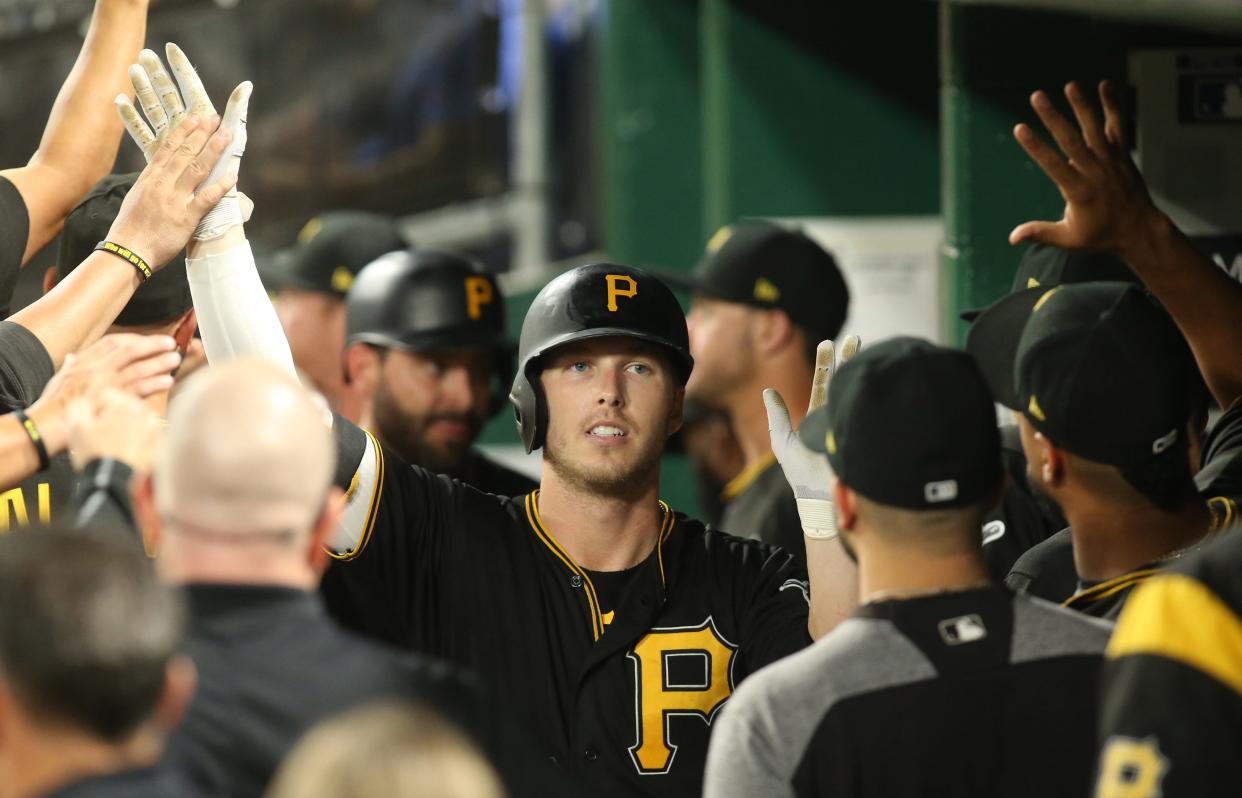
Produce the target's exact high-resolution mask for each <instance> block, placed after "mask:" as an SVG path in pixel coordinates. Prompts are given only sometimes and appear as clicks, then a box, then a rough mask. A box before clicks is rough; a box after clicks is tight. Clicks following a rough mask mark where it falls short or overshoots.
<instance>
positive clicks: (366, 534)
mask: <svg viewBox="0 0 1242 798" xmlns="http://www.w3.org/2000/svg"><path fill="white" fill-rule="evenodd" d="M362 432H363V434H365V435H366V436H367V443H368V448H369V449H371V450H372V451H374V452H375V487H374V488H373V489H372V490H371V499H370V502H369V504H368V506H367V515H366V521H364V522H363V525H362V531H361V532H360V533H359V535H358V542H357V543H355V544H354V546H353V548H350V549H346V550H345V551H341V552H338V551H333V550H332V548H331V547H327V546H325V547H324V549H325V550H326V551H327V552H328V556H329V557H331V558H332V559H334V560H339V561H341V562H348V561H349V560H352V559H354V558H355V557H357V556H358V555H359V554H362V552H363V550H365V549H366V547H367V544H368V543H370V542H371V532H372V531H373V530H374V529H375V519H376V517H377V516H378V515H379V507H380V496H381V495H382V494H383V492H384V466H385V463H384V447H382V446H380V444H379V441H377V440H376V439H375V436H374V435H372V434H371V433H370V432H367V431H366V430H362ZM362 456H363V457H366V453H365V452H364V453H363V455H362ZM361 467H362V465H361V464H359V468H361ZM358 487H359V479H358V472H357V471H355V472H354V478H353V479H352V480H350V484H349V491H350V494H351V495H352V494H353V493H355V492H357V489H358Z"/></svg>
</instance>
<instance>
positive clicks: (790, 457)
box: [763, 335, 861, 639]
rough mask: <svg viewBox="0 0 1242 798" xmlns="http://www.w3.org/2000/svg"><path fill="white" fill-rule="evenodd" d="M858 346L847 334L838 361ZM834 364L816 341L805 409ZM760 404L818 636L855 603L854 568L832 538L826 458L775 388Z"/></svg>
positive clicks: (830, 352)
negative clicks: (799, 538) (807, 441)
mask: <svg viewBox="0 0 1242 798" xmlns="http://www.w3.org/2000/svg"><path fill="white" fill-rule="evenodd" d="M859 346H861V343H860V341H859V339H858V336H856V335H851V336H847V337H846V339H845V340H844V341H843V342H842V346H841V352H840V362H841V363H844V362H845V361H847V360H849V359H850V358H851V357H853V356H854V354H855V353H857V352H858V348H859ZM837 366H838V360H837V351H836V347H835V346H834V345H833V342H832V341H823V342H821V343H820V345H819V348H818V349H817V350H816V353H815V379H814V381H813V382H812V384H811V399H810V403H809V405H808V407H807V412H808V413H809V412H810V411H812V410H816V409H817V408H820V407H823V406H824V403H825V402H826V401H827V396H828V382H829V380H831V379H832V373H833V371H834V370H835V369H836V368H837ZM763 403H764V406H765V407H766V409H767V411H768V431H769V433H770V434H771V436H772V451H773V452H774V453H775V454H776V459H777V461H778V462H780V464H781V469H782V470H783V471H784V472H785V479H786V480H788V481H789V485H790V487H791V488H793V492H794V497H795V499H796V500H797V503H798V517H799V518H800V519H801V521H802V531H803V533H804V537H805V541H806V564H807V572H808V574H809V576H810V599H811V616H810V621H809V630H810V633H811V637H812V638H815V639H818V638H820V637H822V636H823V635H824V634H827V633H828V632H830V631H832V629H833V627H835V626H836V625H837V624H839V623H840V622H841V621H843V620H845V618H846V616H848V615H849V614H850V613H851V612H853V610H854V608H855V607H856V606H858V569H857V568H856V567H855V565H854V563H853V561H852V560H850V558H849V556H848V554H847V553H846V551H845V548H844V547H843V546H842V545H841V544H840V542H839V541H837V540H835V538H836V537H837V527H836V519H835V517H834V516H833V507H832V494H831V487H832V486H831V483H832V479H833V475H832V467H831V466H829V465H828V460H827V459H826V458H824V457H822V456H820V455H817V454H815V453H814V452H811V451H810V450H808V449H807V448H806V447H805V446H803V445H802V442H801V441H800V440H799V439H798V433H797V432H795V431H794V430H792V429H791V428H790V423H789V410H788V409H787V408H786V407H785V401H784V399H782V398H781V395H780V394H779V393H777V392H776V391H773V390H766V391H764V392H763Z"/></svg>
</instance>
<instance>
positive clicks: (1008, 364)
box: [966, 288, 1054, 410]
mask: <svg viewBox="0 0 1242 798" xmlns="http://www.w3.org/2000/svg"><path fill="white" fill-rule="evenodd" d="M1051 290H1054V289H1050V288H1028V289H1026V290H1024V291H1019V292H1018V293H1016V294H1010V295H1009V296H1007V297H1004V298H1003V299H1000V300H997V301H996V302H994V303H993V304H992V305H990V306H989V307H987V308H985V309H984V310H983V311H982V312H981V313H980V314H979V315H978V316H977V317H976V318H975V320H974V324H972V325H971V327H970V331H969V332H967V333H966V351H967V352H969V353H970V355H971V356H972V357H974V359H975V362H976V363H978V364H979V371H980V372H982V373H983V379H984V381H985V382H987V384H988V388H989V389H990V390H991V391H992V397H993V398H994V399H995V400H996V401H997V402H999V403H1001V404H1002V405H1004V406H1005V407H1008V408H1009V409H1010V410H1021V409H1022V407H1021V406H1020V403H1019V401H1018V390H1017V385H1016V384H1015V382H1014V360H1015V359H1016V358H1017V354H1018V342H1019V341H1020V340H1022V331H1023V330H1024V329H1025V328H1026V322H1027V319H1029V318H1030V317H1031V313H1032V312H1033V311H1034V309H1035V305H1036V304H1038V303H1039V300H1040V299H1042V298H1043V296H1044V295H1045V294H1047V293H1048V292H1049V291H1051Z"/></svg>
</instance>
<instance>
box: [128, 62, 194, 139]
mask: <svg viewBox="0 0 1242 798" xmlns="http://www.w3.org/2000/svg"><path fill="white" fill-rule="evenodd" d="M138 63H139V64H141V65H142V68H143V69H145V70H146V71H147V77H149V78H150V79H151V86H152V88H154V89H155V95H156V96H157V97H159V99H160V104H161V105H163V106H164V113H165V114H167V115H168V126H169V127H171V128H173V129H176V127H177V126H178V125H180V124H181V120H182V119H185V116H186V111H185V104H184V103H182V102H181V93H180V92H178V91H177V87H176V86H174V85H173V82H172V78H170V77H169V76H168V72H167V71H166V70H165V69H164V64H163V63H162V62H161V61H160V57H159V56H158V55H156V54H155V53H154V52H152V51H151V50H143V51H142V52H141V53H139V54H138Z"/></svg>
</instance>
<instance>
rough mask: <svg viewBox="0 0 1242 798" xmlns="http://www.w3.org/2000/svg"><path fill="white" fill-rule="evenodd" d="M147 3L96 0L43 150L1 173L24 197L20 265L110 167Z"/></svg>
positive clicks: (50, 120)
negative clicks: (118, 100)
mask: <svg viewBox="0 0 1242 798" xmlns="http://www.w3.org/2000/svg"><path fill="white" fill-rule="evenodd" d="M147 5H148V2H147V0H97V2H96V3H95V10H94V13H93V14H92V16H91V23H90V27H89V28H88V29H87V31H86V41H85V42H84V43H83V44H82V50H81V52H80V53H79V54H78V59H77V61H76V62H75V63H74V65H73V70H72V71H71V72H70V73H69V77H67V78H66V79H65V82H64V85H62V86H61V89H60V93H59V94H58V95H57V96H56V102H55V104H54V105H53V106H52V112H51V114H50V115H49V116H48V120H47V126H46V127H45V128H44V130H43V138H42V140H40V142H39V148H38V149H37V150H35V153H34V155H33V156H31V158H30V161H29V163H27V164H26V165H25V166H20V167H16V168H12V169H5V170H4V171H0V177H5V178H7V179H8V180H9V182H11V183H12V184H13V185H14V186H15V187H16V188H17V191H18V193H20V194H21V197H22V200H23V202H24V204H25V206H26V211H27V214H28V216H29V220H30V225H29V233H28V234H27V236H26V246H25V250H24V252H23V253H22V256H21V261H22V263H25V262H26V261H28V260H29V259H30V258H31V256H32V255H34V253H35V252H38V251H39V249H41V248H42V247H43V245H44V244H46V243H47V242H48V241H50V240H51V239H52V238H53V236H55V235H56V234H57V233H58V232H59V231H60V228H61V226H62V225H63V224H64V221H65V217H66V216H67V215H68V214H69V211H70V210H72V208H73V206H74V205H76V204H77V202H78V200H80V199H81V198H82V197H83V195H85V194H86V192H87V191H88V190H89V189H90V187H91V186H93V185H95V183H97V182H98V181H99V179H100V178H102V177H103V176H104V175H106V174H108V172H109V171H111V169H112V164H113V162H114V161H115V160H116V153H117V147H118V146H119V145H120V142H121V139H120V135H121V125H120V123H119V122H118V120H117V118H116V116H115V115H114V114H112V113H111V112H110V111H109V110H108V103H109V102H110V101H111V100H112V98H113V97H115V96H116V95H117V93H118V92H125V91H129V83H128V81H127V80H126V77H125V70H126V68H127V67H128V66H129V65H130V64H131V63H132V62H133V60H134V58H135V57H136V56H137V55H138V50H139V49H141V47H142V41H143V38H144V37H145V36H146V29H147ZM7 299H8V297H7V296H6V297H5V301H7Z"/></svg>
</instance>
